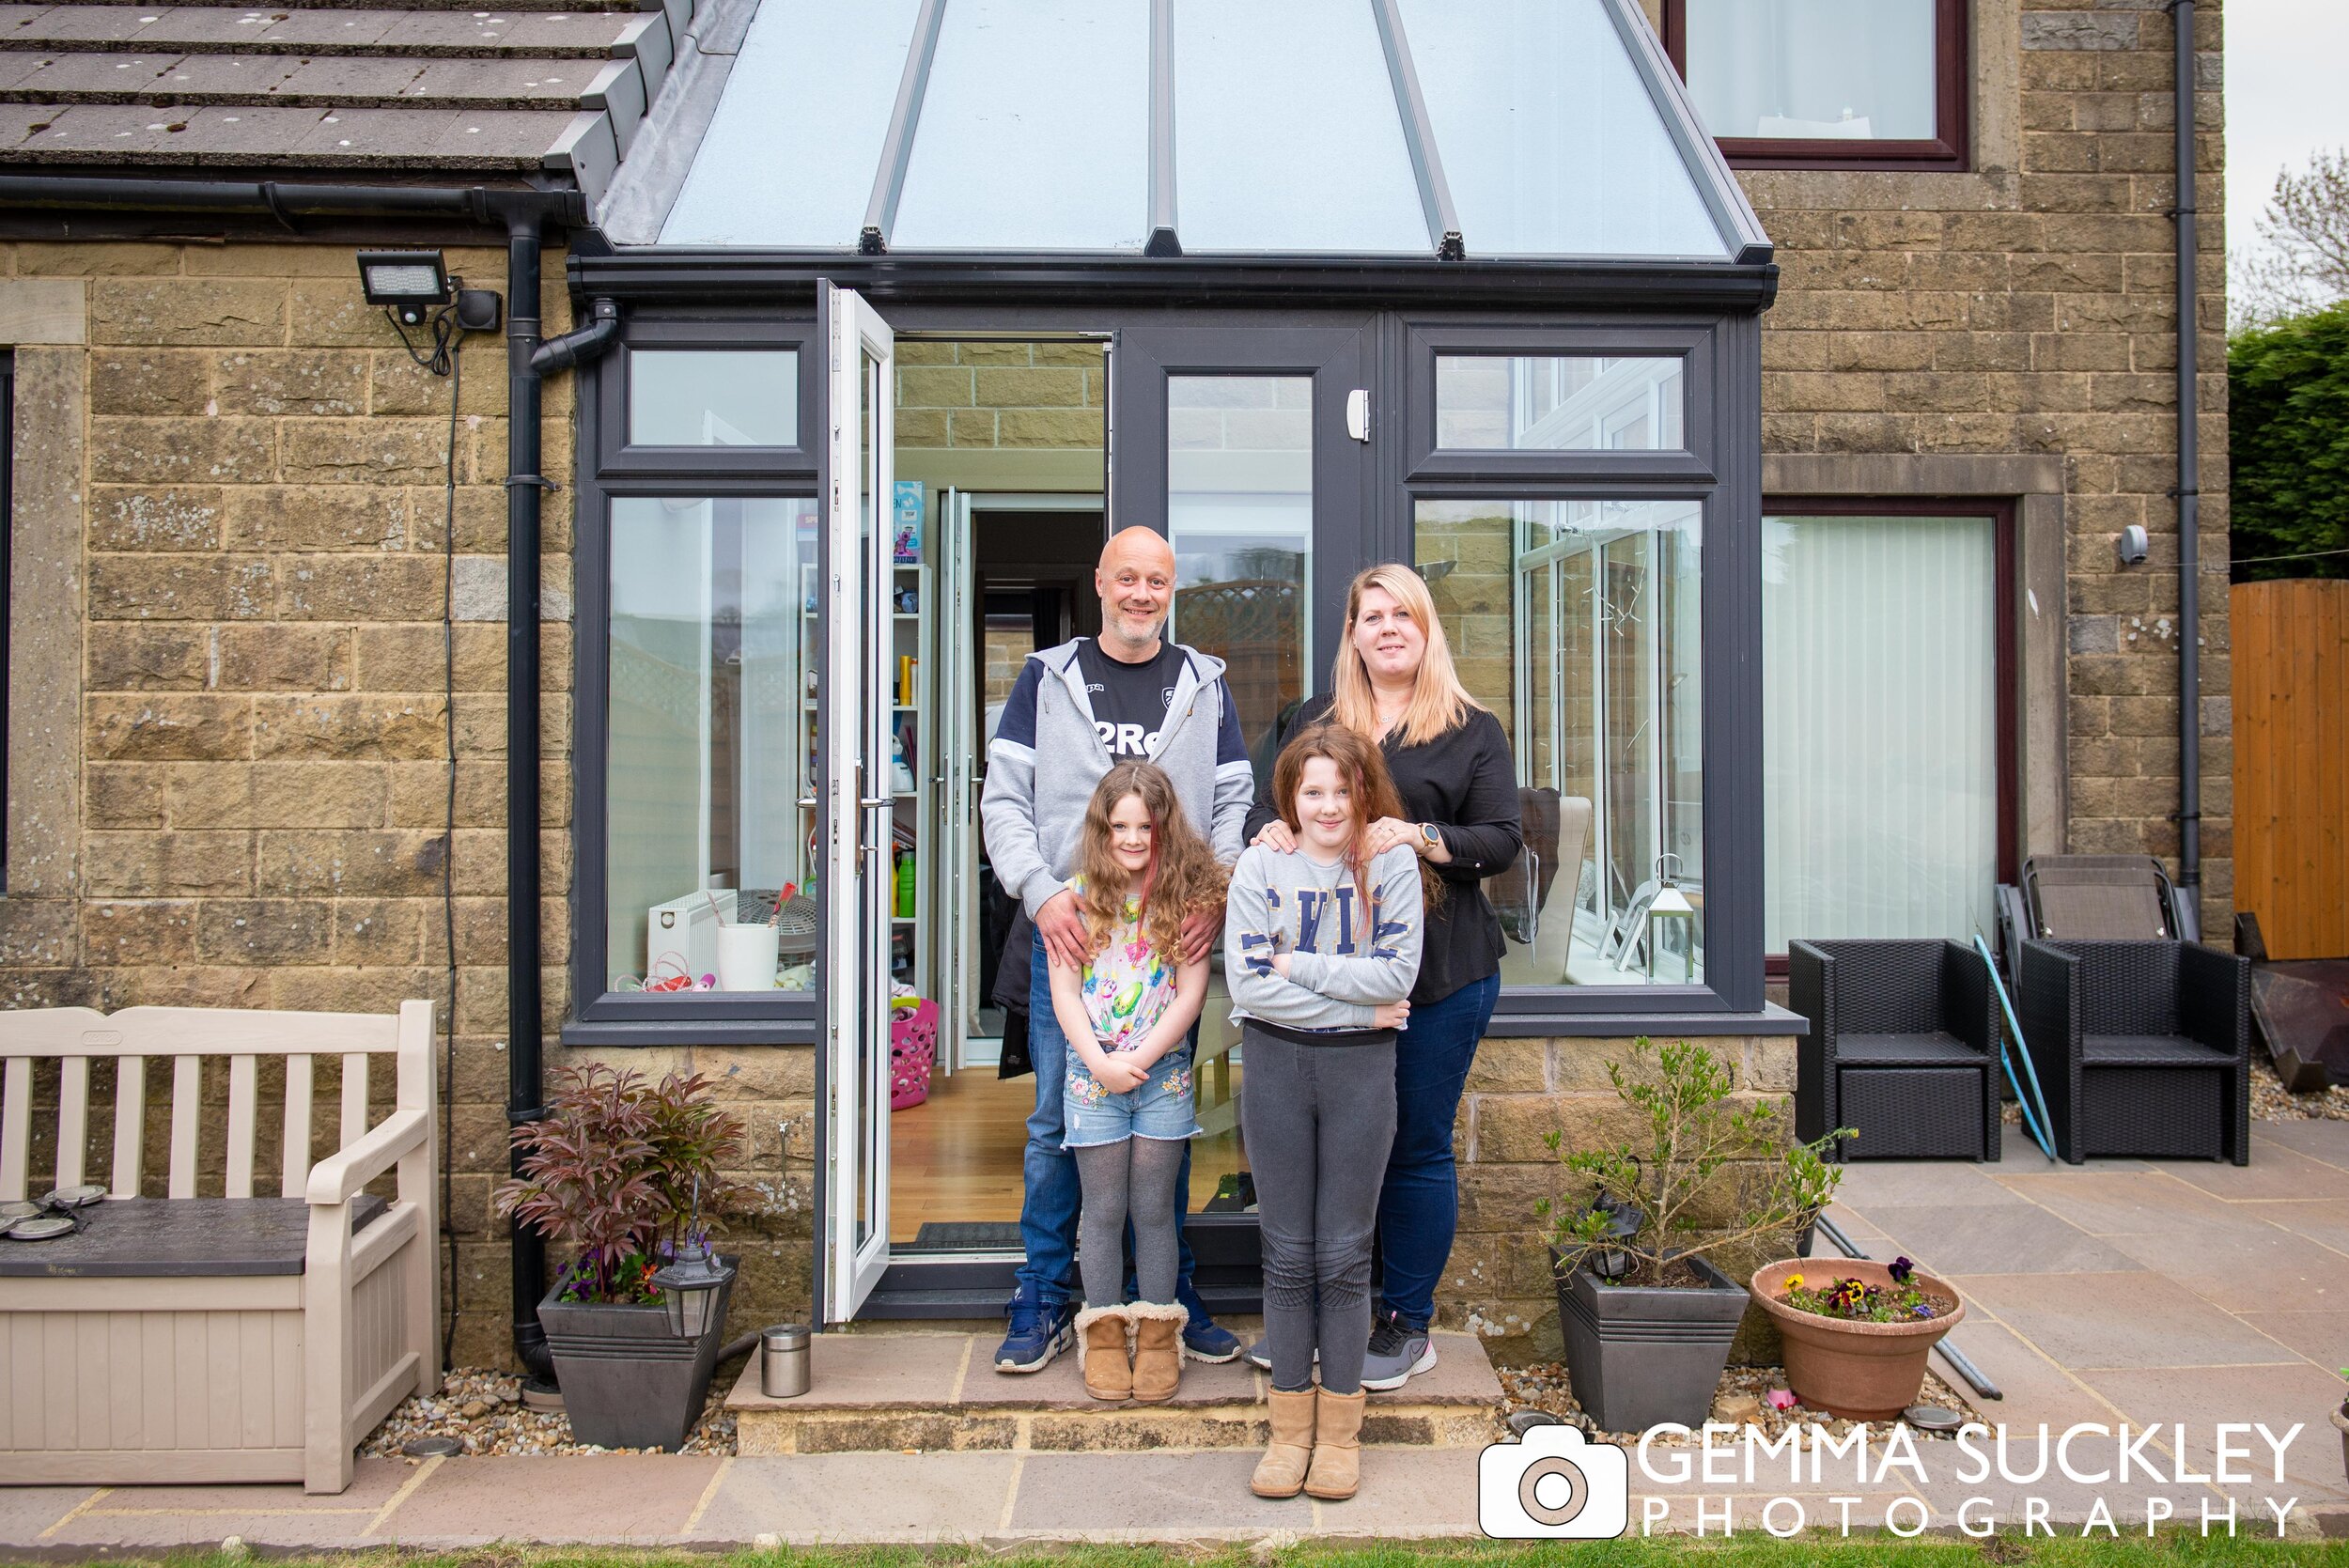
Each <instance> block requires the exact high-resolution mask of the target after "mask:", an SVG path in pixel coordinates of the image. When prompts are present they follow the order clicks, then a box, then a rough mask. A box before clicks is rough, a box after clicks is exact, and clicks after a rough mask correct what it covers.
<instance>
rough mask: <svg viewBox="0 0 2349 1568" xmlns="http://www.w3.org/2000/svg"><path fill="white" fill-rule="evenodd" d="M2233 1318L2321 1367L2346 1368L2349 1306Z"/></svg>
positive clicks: (2253, 1314) (2242, 1314)
mask: <svg viewBox="0 0 2349 1568" xmlns="http://www.w3.org/2000/svg"><path fill="white" fill-rule="evenodd" d="M2279 1304H2280V1303H2279ZM2235 1315H2236V1316H2238V1317H2240V1318H2242V1319H2243V1321H2244V1322H2246V1323H2248V1324H2249V1325H2250V1326H2251V1327H2253V1328H2256V1329H2258V1330H2259V1331H2260V1332H2261V1333H2263V1334H2265V1335H2266V1336H2267V1337H2268V1338H2270V1339H2272V1340H2275V1341H2276V1342H2277V1343H2279V1344H2283V1345H2286V1346H2288V1347H2289V1348H2291V1349H2294V1350H2296V1351H2298V1352H2299V1353H2300V1354H2301V1355H2303V1356H2306V1357H2307V1358H2309V1359H2310V1360H2311V1361H2314V1362H2315V1363H2316V1364H2317V1365H2318V1366H2320V1367H2324V1368H2327V1369H2330V1368H2334V1367H2349V1303H2344V1304H2343V1306H2341V1308H2339V1309H2328V1310H2326V1311H2324V1312H2238V1313H2236V1314H2235Z"/></svg>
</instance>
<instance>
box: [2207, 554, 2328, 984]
mask: <svg viewBox="0 0 2349 1568" xmlns="http://www.w3.org/2000/svg"><path fill="white" fill-rule="evenodd" d="M2228 598H2229V604H2228V617H2229V628H2230V633H2231V637H2232V644H2233V664H2232V688H2233V692H2234V853H2235V872H2234V877H2235V882H2234V887H2235V896H2234V903H2235V908H2238V909H2248V910H2250V911H2251V912H2252V913H2254V914H2256V915H2258V916H2259V922H2260V934H2261V935H2262V937H2263V938H2264V939H2266V942H2267V952H2268V955H2269V956H2270V957H2274V958H2341V957H2349V580H2343V579H2338V578H2333V579H2316V578H2302V579H2295V580H2291V581H2286V582H2243V583H2238V584H2236V585H2235V586H2234V587H2233V588H2232V590H2231V591H2230V593H2229V596H2228Z"/></svg>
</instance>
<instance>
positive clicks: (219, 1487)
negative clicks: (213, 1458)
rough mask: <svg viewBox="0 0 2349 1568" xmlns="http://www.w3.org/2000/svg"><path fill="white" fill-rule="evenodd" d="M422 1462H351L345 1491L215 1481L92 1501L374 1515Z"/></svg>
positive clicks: (190, 1509) (185, 1509)
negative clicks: (309, 1490)
mask: <svg viewBox="0 0 2349 1568" xmlns="http://www.w3.org/2000/svg"><path fill="white" fill-rule="evenodd" d="M421 1464H422V1461H420V1460H414V1459H392V1458H385V1457H381V1456H380V1455H372V1454H370V1455H367V1456H366V1457H363V1458H361V1459H359V1460H358V1461H357V1462H356V1463H355V1464H353V1465H352V1467H351V1471H350V1489H349V1490H347V1491H344V1492H340V1493H335V1494H332V1495H320V1496H316V1497H314V1496H312V1495H311V1494H310V1493H307V1492H304V1491H303V1489H302V1486H301V1483H298V1482H287V1483H282V1484H271V1483H234V1484H232V1483H226V1482H223V1483H214V1484H210V1485H194V1486H116V1487H111V1488H109V1489H108V1491H107V1493H106V1495H105V1496H104V1497H103V1498H100V1499H99V1500H98V1501H97V1502H95V1503H93V1504H91V1505H90V1512H92V1513H96V1514H122V1513H149V1514H184V1513H203V1512H213V1513H217V1512H220V1511H223V1510H235V1511H237V1512H240V1513H250V1514H312V1513H327V1514H348V1513H350V1512H352V1511H354V1510H356V1511H357V1512H360V1513H363V1514H373V1513H375V1512H376V1511H377V1510H379V1509H381V1507H382V1506H383V1505H384V1504H385V1503H387V1502H389V1501H391V1500H392V1498H393V1496H394V1495H395V1494H396V1493H397V1492H398V1491H399V1489H400V1488H401V1487H402V1486H405V1485H407V1484H408V1483H409V1482H410V1481H411V1480H412V1479H413V1477H414V1476H415V1474H416V1472H417V1470H418V1468H419V1467H420V1466H421Z"/></svg>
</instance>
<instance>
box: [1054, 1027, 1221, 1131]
mask: <svg viewBox="0 0 2349 1568" xmlns="http://www.w3.org/2000/svg"><path fill="white" fill-rule="evenodd" d="M1197 1099H1198V1095H1197V1094H1196V1092H1195V1089H1194V1086H1193V1084H1192V1082H1191V1076H1190V1049H1189V1048H1183V1049H1180V1050H1171V1051H1168V1052H1167V1053H1166V1054H1165V1055H1164V1056H1161V1057H1159V1059H1158V1060H1157V1061H1156V1062H1154V1063H1151V1064H1150V1076H1149V1078H1148V1079H1146V1080H1144V1081H1143V1085H1142V1087H1141V1088H1139V1089H1131V1090H1128V1091H1127V1092H1126V1093H1125V1094H1111V1093H1110V1092H1109V1091H1108V1090H1107V1089H1104V1088H1103V1087H1102V1086H1101V1085H1100V1083H1099V1081H1098V1080H1097V1079H1095V1078H1094V1076H1093V1074H1092V1073H1091V1072H1090V1071H1088V1070H1087V1069H1086V1067H1085V1064H1084V1063H1082V1062H1081V1061H1080V1060H1079V1059H1078V1057H1077V1053H1076V1052H1075V1051H1074V1050H1071V1051H1070V1052H1069V1053H1068V1073H1067V1082H1066V1085H1065V1086H1064V1093H1063V1096H1062V1100H1061V1117H1062V1122H1063V1125H1064V1126H1066V1128H1067V1132H1066V1137H1065V1139H1064V1141H1063V1143H1062V1147H1064V1148H1069V1149H1083V1148H1089V1147H1091V1146H1092V1145H1094V1144H1097V1143H1123V1142H1124V1141H1126V1140H1127V1139H1128V1138H1134V1137H1142V1138H1158V1139H1164V1140H1168V1141H1176V1140H1181V1139H1186V1138H1196V1137H1198V1136H1199V1118H1198V1117H1197V1116H1196V1115H1195V1114H1193V1111H1194V1108H1195V1105H1196V1102H1197Z"/></svg>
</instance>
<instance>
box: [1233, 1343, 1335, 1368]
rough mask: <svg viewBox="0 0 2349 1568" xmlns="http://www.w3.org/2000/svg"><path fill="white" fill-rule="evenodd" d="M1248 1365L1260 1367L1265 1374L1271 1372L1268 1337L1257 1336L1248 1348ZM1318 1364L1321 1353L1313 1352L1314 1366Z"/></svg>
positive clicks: (1270, 1351)
mask: <svg viewBox="0 0 2349 1568" xmlns="http://www.w3.org/2000/svg"><path fill="white" fill-rule="evenodd" d="M1248 1363H1249V1365H1251V1366H1255V1367H1262V1368H1263V1369H1264V1370H1265V1371H1267V1372H1270V1371H1271V1370H1272V1341H1271V1339H1270V1337H1269V1336H1267V1335H1258V1336H1257V1338H1256V1343H1254V1344H1252V1345H1250V1346H1249V1347H1248ZM1320 1364H1321V1352H1320V1351H1318V1350H1316V1351H1315V1352H1314V1365H1315V1366H1319V1365H1320Z"/></svg>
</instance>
